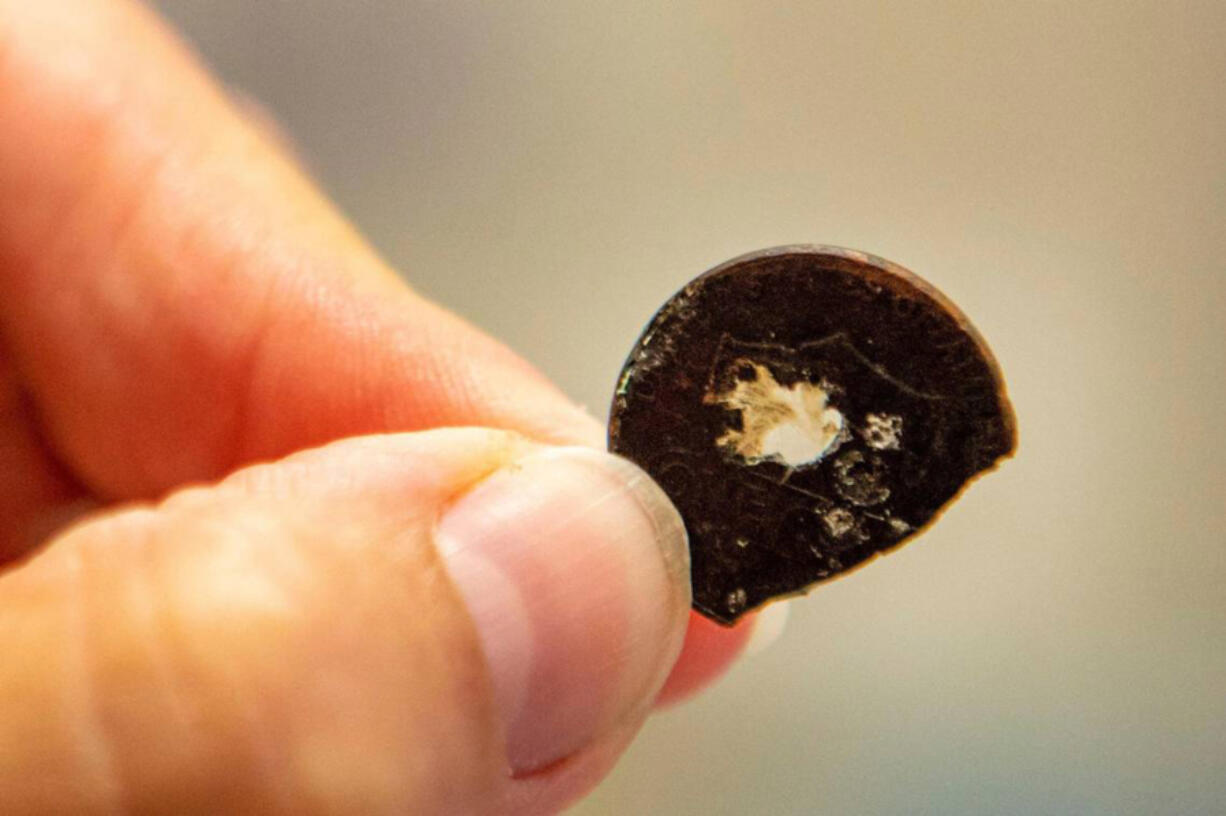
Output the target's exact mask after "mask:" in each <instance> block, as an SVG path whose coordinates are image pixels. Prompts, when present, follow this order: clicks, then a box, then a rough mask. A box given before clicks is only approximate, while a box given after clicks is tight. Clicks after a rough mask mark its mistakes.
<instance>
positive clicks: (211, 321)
mask: <svg viewBox="0 0 1226 816" xmlns="http://www.w3.org/2000/svg"><path fill="white" fill-rule="evenodd" d="M411 226H412V225H406V229H411ZM455 274H463V271H462V270H456V271H455ZM408 277H409V278H410V279H411V277H412V275H411V271H410V272H409V275H408ZM612 374H613V372H610V376H612ZM457 428H463V429H459V430H457ZM438 429H449V430H438ZM376 434H386V436H377V437H376V436H372V435H376ZM601 439H602V434H601V429H600V427H599V425H598V424H597V423H596V422H595V420H593V419H592V418H591V417H589V416H588V415H587V414H585V413H584V412H583V411H581V410H579V409H578V408H576V407H575V406H574V405H573V404H572V403H571V402H570V401H569V400H568V399H567V398H566V397H565V396H564V395H563V394H562V393H561V392H559V391H558V390H557V389H556V388H555V387H554V386H552V385H551V384H550V383H549V382H548V381H547V380H546V379H545V378H543V377H542V376H541V375H540V374H539V373H537V372H536V371H535V370H534V369H533V368H532V367H531V366H529V365H528V364H527V363H525V362H524V361H522V360H521V359H520V358H518V357H517V356H516V355H515V354H514V353H513V352H511V351H510V350H508V349H507V348H506V347H504V346H503V345H501V344H499V343H498V342H496V341H495V340H493V339H491V338H489V337H488V336H486V335H484V334H482V333H481V332H479V331H478V330H476V329H474V328H473V327H471V326H469V325H467V324H466V323H464V322H463V321H462V320H460V319H458V318H457V317H455V316H454V315H452V314H451V313H449V312H447V311H446V310H444V309H442V308H440V307H438V306H436V305H434V304H432V303H430V302H428V301H426V300H424V299H422V298H421V297H420V296H418V295H416V294H415V293H414V292H413V291H412V290H411V289H409V288H408V287H407V286H406V285H405V284H404V283H403V282H402V279H401V278H400V276H398V275H397V274H396V273H395V272H393V271H392V270H390V269H388V268H387V267H386V266H385V265H384V264H383V262H382V261H381V260H380V259H379V258H378V257H377V256H376V255H374V254H373V253H372V251H371V250H370V249H369V248H368V247H367V245H366V244H365V243H364V242H363V241H362V239H361V238H360V236H359V235H358V234H357V233H356V232H355V231H354V229H353V228H352V227H351V226H350V225H349V224H347V223H346V222H345V220H344V219H343V218H342V217H341V216H339V215H338V214H337V212H336V211H335V210H334V209H333V207H332V206H331V205H330V204H329V203H328V202H327V201H326V200H325V199H324V198H323V197H322V196H321V195H320V194H319V192H318V191H317V190H316V189H315V188H314V186H313V185H312V184H311V183H310V181H309V180H308V179H306V178H305V177H304V175H303V174H302V172H301V171H300V169H299V168H298V167H297V165H296V164H295V163H294V162H293V161H292V160H290V159H288V158H286V156H285V155H284V154H283V152H282V151H281V150H280V148H279V147H278V145H277V144H276V140H275V139H274V138H271V137H270V136H269V135H268V133H267V132H266V130H265V128H263V127H262V126H260V125H259V124H256V123H255V122H254V121H253V120H252V119H251V118H250V117H249V116H247V115H245V114H244V113H243V112H242V111H241V110H240V109H239V107H238V106H236V105H235V104H234V103H233V102H232V101H231V99H230V98H229V95H228V94H226V93H225V92H224V91H223V90H222V89H221V88H220V87H219V86H218V85H217V84H216V83H215V82H214V81H213V80H211V79H210V78H209V77H208V76H207V75H206V74H205V73H204V72H203V71H202V69H201V68H200V66H199V65H198V64H197V62H196V61H195V60H194V59H193V58H192V57H191V55H190V54H189V53H188V52H187V51H186V50H185V49H184V48H183V47H182V46H181V44H180V43H179V42H178V41H177V40H176V39H175V37H174V36H173V35H172V34H171V33H169V32H168V31H167V29H166V28H165V27H164V25H163V24H162V23H161V22H160V21H158V20H157V19H156V18H155V17H154V15H153V14H152V13H151V12H149V11H148V10H147V9H144V8H142V7H140V6H137V5H133V4H130V3H128V2H122V1H120V0H45V1H44V2H39V3H29V2H25V1H24V0H21V1H20V2H19V1H17V0H0V699H2V700H3V701H4V704H3V705H2V706H0V812H3V813H6V814H13V813H26V812H30V813H38V812H55V813H70V812H71V813H90V812H98V813H118V812H167V813H184V812H262V813H263V812H282V811H283V812H293V813H309V812H355V813H380V812H412V813H431V812H463V813H469V812H472V813H479V812H516V811H519V812H542V813H543V812H552V811H555V810H556V809H558V808H559V807H561V806H562V805H563V804H565V803H566V802H569V801H572V800H573V799H574V798H575V797H577V796H580V795H582V794H583V793H584V792H586V791H588V790H590V789H591V787H593V786H594V785H595V784H596V782H597V781H599V779H600V778H601V777H602V776H603V775H604V774H605V773H606V772H607V771H608V769H609V768H610V767H611V766H612V764H613V762H614V761H615V759H616V758H617V756H618V755H619V754H620V753H621V751H622V750H623V749H624V748H625V746H626V745H627V744H628V742H629V740H630V739H631V737H632V736H633V734H634V733H635V731H636V730H637V728H638V726H639V725H640V724H641V721H642V718H643V717H644V716H646V713H647V710H648V709H649V708H650V706H651V704H652V702H653V701H656V700H672V699H678V698H680V697H683V696H685V695H687V694H689V693H691V692H692V691H694V690H696V689H697V688H699V687H701V686H702V685H704V684H705V683H707V682H708V681H709V680H710V679H711V678H713V677H714V676H716V675H717V674H718V673H719V672H720V671H721V670H722V669H723V668H724V667H725V666H726V665H727V664H728V663H729V662H730V661H731V660H732V659H733V657H734V656H735V654H736V652H737V651H738V649H739V648H740V646H741V645H742V643H743V641H744V639H745V637H746V631H747V630H746V629H744V628H739V629H735V630H723V629H718V628H716V627H714V626H712V625H710V624H706V623H705V622H702V621H700V620H698V619H694V618H692V617H689V616H688V612H687V610H686V608H685V602H684V601H685V597H683V595H682V594H680V590H677V587H678V586H681V584H678V583H677V581H676V580H675V576H674V577H673V578H669V579H663V578H662V579H660V580H661V581H663V582H664V583H661V585H660V586H661V591H660V592H659V593H658V594H659V596H660V601H659V604H658V606H659V610H660V611H659V619H658V620H654V619H653V620H652V621H649V622H647V623H644V624H642V625H643V627H646V628H644V629H643V631H651V632H656V631H657V630H658V631H659V632H660V633H662V634H660V636H659V638H658V640H659V641H660V642H661V643H664V642H665V640H667V639H668V637H671V635H669V634H668V633H669V632H673V631H674V630H675V631H676V632H677V633H678V634H677V638H676V642H677V643H678V644H679V643H680V633H681V632H683V631H684V630H685V629H686V627H687V626H688V632H686V633H685V646H684V648H683V649H681V652H680V657H676V649H673V650H672V651H669V649H667V648H664V647H663V646H661V647H660V648H659V649H657V651H656V652H651V654H648V655H647V656H642V655H638V654H635V653H631V652H627V654H626V657H625V662H626V663H627V665H629V664H631V663H633V664H634V665H635V666H638V668H636V669H635V671H639V670H640V669H641V670H642V671H643V672H646V674H644V675H643V676H645V677H646V676H648V675H651V676H653V677H654V676H656V675H658V676H659V677H660V678H661V679H660V682H655V683H654V684H653V683H648V682H646V681H644V682H643V683H641V684H637V685H636V684H635V683H630V682H629V681H627V682H626V683H622V684H621V686H619V688H620V689H621V690H620V691H619V692H618V693H619V694H623V696H624V695H625V694H631V693H632V694H634V695H638V697H641V698H642V699H641V700H640V701H639V702H641V705H638V704H637V703H636V705H635V706H631V709H632V711H633V713H632V714H631V715H625V716H618V717H613V716H611V715H610V716H609V717H603V716H602V715H599V714H594V715H592V716H591V717H590V718H588V720H590V722H588V721H587V720H585V722H586V724H587V725H588V726H590V728H589V731H590V733H588V732H584V733H585V734H588V736H587V737H585V738H584V740H582V741H580V742H579V743H577V744H574V745H573V746H569V747H568V749H567V750H566V751H565V752H564V753H563V754H562V755H560V756H556V757H555V756H553V755H548V754H542V755H541V756H542V757H547V758H548V759H549V760H554V759H556V760H557V761H548V762H543V763H542V762H534V763H529V764H528V766H527V767H519V768H516V769H515V770H516V772H515V773H509V772H508V766H509V764H510V765H512V766H513V765H515V764H516V763H514V762H511V763H508V758H507V757H508V752H507V735H506V726H505V724H504V722H503V719H504V718H503V715H504V714H505V710H504V709H505V707H506V705H507V703H506V700H505V695H500V694H499V693H496V692H495V688H494V686H495V683H494V682H493V680H492V679H491V671H490V665H489V652H488V648H486V647H485V646H483V641H482V640H481V638H480V637H479V636H478V635H477V632H476V629H477V625H476V624H475V623H474V619H478V621H479V619H480V615H479V614H478V613H475V612H473V610H472V608H471V607H470V606H468V605H466V604H465V602H464V596H463V593H462V592H461V591H459V590H458V589H457V586H456V585H455V584H454V583H453V581H452V576H451V574H450V573H449V572H448V570H446V569H444V568H443V567H442V566H441V562H440V555H439V547H438V541H437V530H438V519H439V518H440V517H442V516H444V515H445V514H446V513H447V512H449V508H451V507H453V506H454V505H455V504H456V503H457V502H459V501H462V497H464V496H466V495H469V494H470V493H472V492H473V491H474V490H475V489H476V486H478V485H481V484H484V483H485V482H486V480H490V481H492V477H491V474H494V473H498V472H502V471H508V472H513V471H514V470H515V469H516V467H518V465H516V464H515V463H517V462H518V461H519V460H520V458H521V457H524V456H527V455H530V454H532V453H533V452H539V451H541V450H548V448H549V446H551V445H555V444H567V445H590V446H599V445H600V443H601ZM257 463H258V464H257ZM511 484H514V482H511ZM598 533H599V531H594V532H593V535H597V534H598ZM609 552H613V550H610V551H609ZM593 557H597V556H593ZM599 557H604V556H599ZM610 557H611V556H610ZM542 575H544V573H542ZM542 580H545V577H542ZM668 581H672V582H673V583H671V584H669V583H667V582H668ZM668 587H672V589H668ZM674 590H677V591H674ZM558 597H566V594H565V592H559V593H558ZM607 602H608V603H609V604H613V605H614V606H616V604H617V603H618V599H617V598H610V599H607ZM563 611H564V610H563ZM560 617H565V615H560ZM687 621H688V623H687ZM597 624H598V621H597V620H596V619H595V618H592V620H590V621H586V622H585V621H584V620H583V619H580V620H578V621H577V622H576V624H575V625H576V626H580V625H584V626H587V629H585V630H584V631H597V630H598V628H599V627H598V625H597ZM653 627H654V628H653ZM550 631H553V630H552V629H551V630H550ZM576 631H578V630H576ZM557 633H558V637H560V638H566V637H568V636H569V635H568V632H567V630H565V627H558V628H557ZM570 634H573V632H571V633H570ZM623 640H624V638H623ZM648 640H650V639H648ZM568 642H570V641H568ZM574 642H575V643H577V644H582V642H583V641H582V639H580V638H576V639H574ZM634 642H637V641H634ZM487 645H488V644H487ZM605 645H607V644H605ZM601 646H602V644H601V642H600V639H599V637H594V638H593V642H592V643H591V644H590V646H588V647H583V646H581V645H580V646H576V647H575V650H574V651H573V653H570V652H567V653H565V654H567V655H570V657H572V658H573V661H574V667H573V672H572V673H573V674H574V675H575V676H580V675H582V674H583V670H582V667H583V665H584V664H585V663H587V662H590V659H591V658H592V657H593V655H592V654H585V653H583V651H582V649H583V648H591V649H597V648H600V647H601ZM606 651H607V650H606ZM674 659H675V660H676V663H675V665H673V660H674ZM652 661H655V663H658V664H660V665H654V664H652ZM640 664H641V665H640ZM610 665H611V666H612V667H613V668H612V669H610V671H611V672H613V673H614V674H616V671H618V670H620V669H618V666H620V664H617V663H613V664H610ZM670 667H671V674H669V670H670ZM550 671H552V672H554V673H555V674H556V675H557V677H555V678H553V679H554V680H555V681H556V682H558V683H563V684H565V683H567V682H568V680H567V678H568V677H569V676H570V675H569V674H568V669H567V666H566V665H554V666H552V667H551V668H550ZM627 671H629V669H627ZM653 672H654V674H653ZM661 672H662V673H661ZM666 675H667V676H668V680H667V681H666V682H664V681H663V677H665V676H666ZM615 681H617V677H616V676H614V678H613V680H610V681H608V682H610V683H614V684H616V683H615ZM584 682H588V681H584ZM602 682H603V681H602ZM661 683H663V687H662V688H661ZM589 685H590V686H591V688H590V689H588V687H587V686H583V687H582V688H580V689H579V691H577V692H575V693H576V694H581V693H590V694H591V695H592V699H591V708H592V710H594V711H598V712H599V711H601V710H603V709H602V708H601V707H602V706H603V705H604V704H605V700H604V698H602V697H601V695H602V694H605V692H606V691H607V690H606V689H604V687H603V686H601V685H600V682H597V681H591V682H590V683H589ZM626 689H631V691H630V692H627V691H626ZM572 691H573V689H572ZM530 699H531V696H530V695H529V700H530ZM576 699H577V700H579V701H580V703H581V702H582V700H583V698H582V697H577V698H576ZM528 704H529V705H530V704H531V703H530V702H529V703H528ZM571 719H572V720H573V719H574V717H572V718H571ZM580 719H582V718H580ZM537 736H540V735H537ZM545 737H548V735H547V734H546V735H545Z"/></svg>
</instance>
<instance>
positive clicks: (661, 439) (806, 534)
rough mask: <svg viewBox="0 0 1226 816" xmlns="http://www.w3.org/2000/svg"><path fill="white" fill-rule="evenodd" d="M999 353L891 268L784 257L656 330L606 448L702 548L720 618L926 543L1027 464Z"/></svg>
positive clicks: (705, 583) (728, 280)
mask: <svg viewBox="0 0 1226 816" xmlns="http://www.w3.org/2000/svg"><path fill="white" fill-rule="evenodd" d="M1014 442H1015V432H1014V419H1013V412H1012V409H1011V408H1010V406H1009V401H1008V398H1007V397H1006V396H1005V390H1004V383H1003V382H1002V380H1001V377H1000V372H999V370H998V369H997V367H996V363H995V361H994V360H993V359H992V354H991V352H990V351H988V348H987V345H986V344H985V343H984V342H983V340H982V339H981V338H980V337H979V335H978V334H977V333H976V332H975V329H974V328H973V327H972V326H971V325H970V323H969V322H968V321H967V319H966V318H965V317H964V316H963V315H962V313H961V312H959V311H958V309H957V308H956V307H955V306H954V305H953V304H952V303H950V302H949V301H948V300H947V299H946V298H945V297H944V296H942V295H941V294H940V293H939V292H937V291H936V290H935V289H934V288H933V287H932V286H930V285H929V284H927V283H925V282H924V281H922V280H920V279H919V278H918V277H916V276H915V275H913V274H912V273H910V272H908V271H907V270H905V269H903V268H901V267H899V266H897V265H895V264H892V263H890V262H889V261H885V260H882V259H881V258H876V257H873V256H871V255H866V254H863V253H860V252H854V251H851V250H846V249H837V248H833V247H807V246H798V247H782V248H779V249H769V250H765V251H762V252H755V253H753V254H750V255H744V256H742V257H740V258H736V259H734V260H732V261H729V262H728V263H725V264H723V265H721V266H718V267H716V268H715V269H712V270H711V271H710V272H707V273H706V274H704V275H702V276H701V277H699V278H697V279H696V280H694V281H693V282H691V283H690V284H689V285H688V286H686V287H685V288H684V289H682V290H681V291H680V292H678V293H677V294H676V295H674V296H673V298H672V299H671V300H670V301H669V302H668V303H666V304H665V305H664V307H663V308H662V309H660V311H659V312H658V313H657V314H656V315H655V317H654V318H653V319H652V321H651V323H650V324H649V325H648V326H647V328H646V330H644V332H643V335H642V337H640V338H639V341H638V343H637V345H636V346H635V347H634V350H633V351H632V352H631V354H630V357H629V359H628V360H627V361H626V365H625V368H624V369H623V371H622V375H621V380H620V382H619V383H618V386H617V393H616V395H615V397H614V399H613V409H612V416H611V418H610V422H609V447H610V449H611V450H613V451H614V452H615V453H619V454H621V455H622V456H625V457H628V458H629V459H632V460H633V461H635V462H637V463H638V464H639V465H640V466H642V467H643V468H644V469H646V470H647V472H648V473H650V474H651V475H652V476H653V477H654V478H655V479H656V480H657V481H658V482H659V483H660V484H661V485H662V486H663V488H664V490H665V491H666V492H667V493H668V495H669V496H670V497H671V498H672V500H673V502H674V503H675V504H676V505H677V507H678V508H679V509H680V511H681V515H682V516H683V518H684V519H685V524H686V527H687V529H688V531H689V535H690V551H691V558H692V564H693V584H694V607H695V608H696V609H697V610H698V611H700V612H702V613H703V614H704V615H706V616H708V617H710V618H713V619H715V620H717V621H720V622H721V623H732V622H734V621H735V620H736V619H737V618H738V617H740V616H741V615H742V614H744V613H745V612H747V611H749V610H751V609H753V608H755V607H757V606H760V605H761V604H763V603H765V602H767V601H770V600H772V599H774V598H779V597H782V596H786V595H792V594H795V593H798V592H802V591H804V590H805V589H806V588H808V587H809V586H811V585H812V584H815V583H817V582H819V581H823V580H826V579H828V578H832V577H834V576H837V575H839V574H840V573H843V572H846V571H847V570H849V569H851V568H853V567H855V566H856V565H858V564H860V563H862V562H864V561H865V560H867V559H869V558H871V557H872V556H873V555H875V554H877V553H879V552H882V551H884V550H888V549H890V548H892V547H895V546H897V545H899V544H900V543H902V542H903V541H905V540H907V539H908V538H910V537H912V536H914V535H915V534H916V533H917V532H919V531H920V530H921V529H922V528H923V527H924V526H925V525H926V524H928V523H929V522H930V521H931V520H932V519H933V517H934V516H935V515H936V514H937V513H939V512H940V511H941V509H942V508H943V507H944V506H945V505H946V504H947V503H948V502H949V501H950V500H951V499H953V498H954V497H955V496H956V495H957V494H958V492H959V491H960V490H961V489H962V488H963V486H964V485H965V484H966V483H967V482H968V481H969V480H970V479H972V478H973V477H974V476H975V475H976V474H978V473H981V472H983V471H984V470H988V469H990V468H992V467H993V466H994V465H995V463H996V462H997V461H998V460H999V459H1001V458H1002V457H1005V456H1008V455H1009V454H1010V453H1012V451H1013V447H1014Z"/></svg>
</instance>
